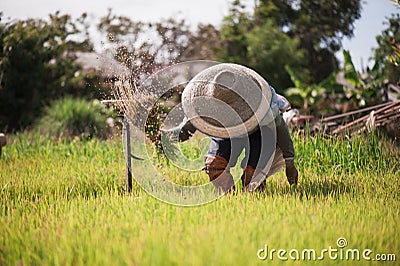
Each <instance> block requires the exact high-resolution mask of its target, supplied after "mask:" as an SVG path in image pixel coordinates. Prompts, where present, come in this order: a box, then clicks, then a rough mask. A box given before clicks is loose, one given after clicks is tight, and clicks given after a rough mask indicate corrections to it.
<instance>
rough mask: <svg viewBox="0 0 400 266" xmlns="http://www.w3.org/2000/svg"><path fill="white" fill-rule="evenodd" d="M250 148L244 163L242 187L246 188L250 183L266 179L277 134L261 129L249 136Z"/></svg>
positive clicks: (266, 128) (269, 129) (270, 130)
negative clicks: (265, 169) (266, 170)
mask: <svg viewBox="0 0 400 266" xmlns="http://www.w3.org/2000/svg"><path fill="white" fill-rule="evenodd" d="M249 144H250V145H249V148H248V149H246V157H247V158H248V160H247V162H245V161H242V168H244V171H243V174H242V177H241V179H242V186H243V188H246V187H247V186H248V185H249V183H250V181H251V180H252V179H253V178H255V179H254V180H253V181H255V182H259V181H260V180H261V179H262V178H264V177H265V175H266V173H265V171H264V168H265V167H266V166H267V164H268V162H269V161H270V159H272V155H273V154H274V151H275V145H276V140H275V134H274V132H273V130H272V129H271V128H269V127H261V128H260V130H257V131H256V132H254V133H252V134H251V135H250V136H249Z"/></svg>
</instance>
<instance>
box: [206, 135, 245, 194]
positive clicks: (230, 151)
mask: <svg viewBox="0 0 400 266" xmlns="http://www.w3.org/2000/svg"><path fill="white" fill-rule="evenodd" d="M242 149H243V148H241V142H240V141H238V140H231V139H218V138H212V139H211V143H210V149H209V150H208V154H207V156H206V157H205V171H206V173H207V175H208V176H209V178H210V181H211V182H212V183H213V184H214V186H215V187H216V188H217V189H222V191H223V192H228V191H229V190H230V189H231V188H233V187H234V181H233V177H232V175H231V173H230V167H233V166H234V165H235V164H236V162H237V158H238V157H239V155H240V152H241V150H242Z"/></svg>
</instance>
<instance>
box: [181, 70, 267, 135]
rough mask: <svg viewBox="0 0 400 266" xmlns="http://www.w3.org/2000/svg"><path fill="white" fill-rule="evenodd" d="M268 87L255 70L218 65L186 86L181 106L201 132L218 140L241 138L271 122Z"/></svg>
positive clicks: (204, 71)
mask: <svg viewBox="0 0 400 266" xmlns="http://www.w3.org/2000/svg"><path fill="white" fill-rule="evenodd" d="M271 97H272V94H271V90H270V87H269V85H268V83H267V81H265V80H264V79H263V78H262V77H261V76H260V75H259V74H258V73H256V72H255V71H254V70H252V69H250V68H247V67H244V66H242V65H237V64H229V63H224V64H218V65H215V66H212V67H209V68H206V69H205V70H203V71H201V72H200V73H198V74H197V75H196V76H195V77H193V79H192V80H190V82H189V83H188V84H187V85H186V87H185V89H184V91H183V94H182V107H183V111H184V113H185V115H186V116H187V117H188V119H189V120H190V122H191V123H192V124H193V125H194V126H195V127H196V128H197V129H198V130H200V131H201V132H203V133H205V134H207V135H210V136H213V137H218V138H233V137H240V136H243V135H246V134H249V133H251V132H252V131H254V130H255V129H257V128H258V125H259V124H260V121H262V120H263V122H265V120H268V119H269V120H271V121H272V119H273V117H272V112H271V111H270V103H271Z"/></svg>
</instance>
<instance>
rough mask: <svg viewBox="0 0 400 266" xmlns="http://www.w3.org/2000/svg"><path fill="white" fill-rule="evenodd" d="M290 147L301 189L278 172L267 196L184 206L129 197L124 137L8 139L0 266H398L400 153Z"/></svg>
mask: <svg viewBox="0 0 400 266" xmlns="http://www.w3.org/2000/svg"><path fill="white" fill-rule="evenodd" d="M294 142H295V148H296V151H297V158H296V164H297V166H298V168H299V171H300V180H299V184H298V186H297V187H290V186H289V185H288V183H287V181H286V178H285V175H284V171H281V172H279V173H278V174H276V175H274V176H272V177H270V178H269V179H268V181H267V189H266V192H264V193H242V192H241V191H240V192H238V193H237V194H235V195H234V194H232V195H228V196H225V197H222V198H220V199H218V200H216V201H213V202H211V203H208V204H205V205H202V206H197V207H179V206H174V205H171V204H167V203H164V202H161V201H159V200H157V199H155V198H153V197H152V196H151V195H148V194H147V193H146V192H145V191H143V190H142V189H141V188H140V187H139V186H138V185H136V184H135V183H134V185H133V191H132V193H131V194H127V193H126V192H125V187H124V183H125V161H124V155H123V154H124V152H123V145H122V142H121V140H120V139H119V138H116V139H114V140H108V141H99V140H90V141H82V140H75V141H69V142H67V141H58V142H54V141H50V140H47V139H45V138H42V137H34V136H31V135H27V134H23V135H14V136H11V137H9V143H8V145H7V146H5V147H4V148H3V153H2V158H1V159H0V202H1V207H0V265H267V264H284V265H293V264H294V265H303V264H305V263H311V264H317V263H318V264H323V265H329V264H335V265H343V264H347V265H354V264H358V265H365V264H367V265H369V264H372V265H375V264H376V265H396V264H397V265H399V263H400V233H399V232H400V219H399V217H400V179H399V175H400V166H399V158H400V156H399V150H398V148H396V147H395V145H393V144H392V143H391V142H390V141H387V140H385V139H384V138H382V137H376V136H368V137H366V136H363V137H356V138H352V139H350V138H347V137H338V138H323V137H322V136H314V137H311V136H301V135H296V136H294ZM188 145H189V144H188ZM163 171H164V172H165V174H166V176H167V178H171V179H172V180H174V179H176V177H177V176H178V175H179V176H180V177H179V179H187V180H191V179H198V178H203V179H204V180H207V178H206V175H205V173H197V174H193V173H189V172H188V173H181V172H180V171H179V169H178V170H177V169H175V168H173V166H168V165H167V166H165V168H164V169H163ZM234 173H235V175H236V176H237V175H240V169H237V170H236V171H234Z"/></svg>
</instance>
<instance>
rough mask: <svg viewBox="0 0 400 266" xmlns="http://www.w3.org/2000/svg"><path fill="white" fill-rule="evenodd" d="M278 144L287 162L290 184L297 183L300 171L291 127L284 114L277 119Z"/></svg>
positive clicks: (287, 175) (287, 174)
mask: <svg viewBox="0 0 400 266" xmlns="http://www.w3.org/2000/svg"><path fill="white" fill-rule="evenodd" d="M275 126H276V140H277V145H278V146H279V148H281V150H282V154H283V158H284V159H285V164H286V177H287V180H288V182H289V184H291V185H292V184H297V180H298V176H299V173H298V171H297V169H296V166H295V164H294V156H295V152H294V147H293V141H292V138H291V137H290V133H289V129H288V127H287V125H286V123H285V121H284V120H283V118H282V116H280V115H278V116H277V117H276V119H275Z"/></svg>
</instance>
